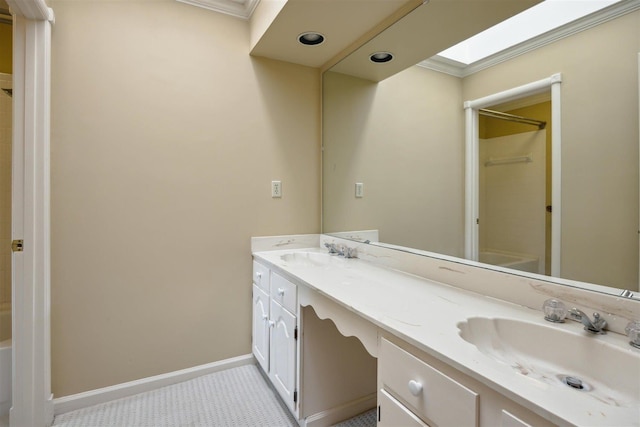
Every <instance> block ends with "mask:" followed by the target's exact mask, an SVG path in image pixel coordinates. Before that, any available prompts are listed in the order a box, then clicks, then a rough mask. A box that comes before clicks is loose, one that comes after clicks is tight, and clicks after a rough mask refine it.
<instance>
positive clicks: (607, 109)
mask: <svg viewBox="0 0 640 427" xmlns="http://www.w3.org/2000/svg"><path fill="white" fill-rule="evenodd" d="M638 52H640V11H636V12H633V13H630V14H627V15H624V16H622V17H620V18H617V19H615V20H613V21H609V22H606V23H604V24H601V25H599V26H597V27H594V28H591V29H589V30H586V31H583V32H580V33H578V34H576V35H573V36H571V37H568V38H565V39H562V40H560V41H557V42H555V43H553V44H550V45H547V46H545V47H542V48H540V49H537V50H534V51H532V52H530V53H527V54H525V55H521V56H519V57H516V58H514V59H512V60H510V61H507V62H504V63H502V64H499V65H496V66H494V67H491V68H489V69H486V70H484V71H481V72H478V73H475V74H473V75H471V76H469V77H467V78H465V79H464V84H463V94H464V95H463V97H464V99H476V98H479V97H482V96H486V95H489V94H491V93H496V92H500V91H502V90H505V89H508V88H511V87H515V86H519V85H522V84H525V83H527V82H530V81H535V80H538V79H540V78H543V77H545V76H549V75H551V74H554V73H557V72H561V73H562V78H563V82H562V89H561V90H562V110H561V111H562V252H561V271H562V277H565V278H570V279H575V280H581V281H587V282H592V283H599V284H603V285H608V286H615V287H621V288H626V289H635V290H638V234H637V230H638V140H639V138H638V62H637V61H638V60H637V58H638Z"/></svg>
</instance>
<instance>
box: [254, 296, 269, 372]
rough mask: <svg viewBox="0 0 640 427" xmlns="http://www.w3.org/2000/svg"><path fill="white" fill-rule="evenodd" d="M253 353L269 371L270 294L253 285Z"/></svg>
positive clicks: (266, 370) (263, 367)
mask: <svg viewBox="0 0 640 427" xmlns="http://www.w3.org/2000/svg"><path fill="white" fill-rule="evenodd" d="M251 348H252V351H253V355H254V356H255V357H256V360H257V361H258V363H260V366H262V369H264V371H265V372H267V373H268V372H269V295H267V293H266V292H264V291H263V290H261V289H260V288H258V287H257V286H256V285H253V341H252V344H251Z"/></svg>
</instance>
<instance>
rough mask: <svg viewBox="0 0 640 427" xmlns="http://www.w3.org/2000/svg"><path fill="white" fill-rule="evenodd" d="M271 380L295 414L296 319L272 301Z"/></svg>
mask: <svg viewBox="0 0 640 427" xmlns="http://www.w3.org/2000/svg"><path fill="white" fill-rule="evenodd" d="M270 310H271V348H270V351H269V356H270V365H269V378H271V382H272V383H273V385H274V387H275V388H276V390H278V393H280V396H282V399H283V400H284V402H285V403H286V404H287V406H288V407H289V408H290V409H291V410H292V411H294V412H295V402H294V391H295V387H296V337H295V333H296V332H295V328H296V317H295V316H294V315H293V314H291V313H289V312H288V311H287V310H285V309H284V308H283V307H282V306H281V305H280V304H278V303H277V302H275V301H273V300H271V306H270Z"/></svg>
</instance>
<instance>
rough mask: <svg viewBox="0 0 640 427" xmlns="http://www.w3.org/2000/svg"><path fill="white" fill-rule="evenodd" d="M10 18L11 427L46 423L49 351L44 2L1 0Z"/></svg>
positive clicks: (49, 14)
mask: <svg viewBox="0 0 640 427" xmlns="http://www.w3.org/2000/svg"><path fill="white" fill-rule="evenodd" d="M8 3H9V6H10V9H11V13H12V14H13V17H14V19H13V76H14V84H13V125H12V126H13V159H12V179H13V184H12V186H13V187H12V203H11V204H12V230H11V233H12V239H23V240H24V251H23V252H15V253H14V254H13V257H12V265H13V269H12V270H13V277H12V286H13V290H12V310H13V331H12V335H13V336H12V341H13V342H12V351H13V376H12V378H13V380H12V388H13V402H12V407H11V412H10V425H11V426H12V427H13V426H34V427H35V426H49V425H51V423H52V421H53V402H52V395H51V345H50V315H49V312H50V297H49V292H50V215H49V182H50V177H49V140H50V125H49V122H50V88H51V70H50V65H51V22H52V21H53V11H52V10H51V9H50V8H49V7H47V6H46V3H45V2H44V1H43V0H8Z"/></svg>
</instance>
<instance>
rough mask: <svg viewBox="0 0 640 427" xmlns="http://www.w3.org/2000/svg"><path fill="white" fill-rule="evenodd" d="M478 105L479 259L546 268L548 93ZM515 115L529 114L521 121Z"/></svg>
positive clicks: (548, 243) (547, 270)
mask: <svg viewBox="0 0 640 427" xmlns="http://www.w3.org/2000/svg"><path fill="white" fill-rule="evenodd" d="M490 110H498V111H502V112H507V113H509V114H510V116H502V117H500V116H499V115H496V114H485V113H483V111H482V110H481V111H480V117H479V123H478V125H479V126H478V129H479V168H478V172H479V214H480V215H479V219H480V220H479V248H480V250H479V254H478V258H479V261H481V262H485V263H488V264H494V265H501V266H505V267H509V268H512V269H516V270H521V271H529V272H532V273H541V274H550V266H551V214H550V212H547V206H549V207H550V206H551V126H545V125H541V126H540V125H539V124H540V123H536V121H538V122H542V123H544V124H546V123H549V124H550V123H551V101H550V94H548V93H543V94H540V95H536V96H533V97H528V98H525V99H520V100H517V101H513V102H510V103H508V104H503V105H499V106H494V107H491V108H490ZM515 117H526V118H531V119H534V120H533V121H531V122H530V123H523V121H522V120H518V119H515Z"/></svg>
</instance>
